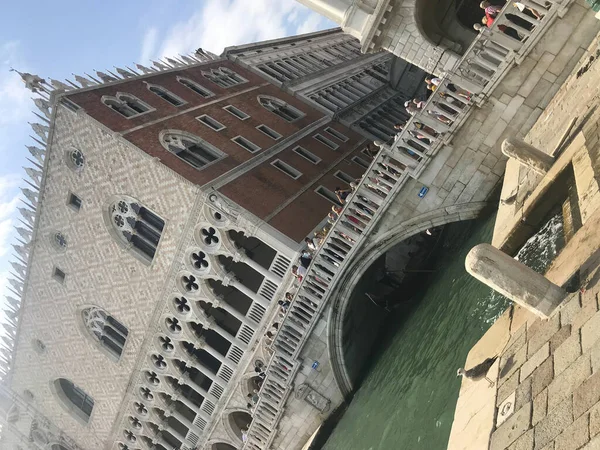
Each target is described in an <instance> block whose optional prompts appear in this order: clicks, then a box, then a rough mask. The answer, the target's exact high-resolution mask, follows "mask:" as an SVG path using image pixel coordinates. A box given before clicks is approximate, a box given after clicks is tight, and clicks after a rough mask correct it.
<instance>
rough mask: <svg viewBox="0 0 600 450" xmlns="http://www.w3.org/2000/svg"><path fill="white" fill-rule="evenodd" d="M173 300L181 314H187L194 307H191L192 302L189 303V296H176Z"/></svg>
mask: <svg viewBox="0 0 600 450" xmlns="http://www.w3.org/2000/svg"><path fill="white" fill-rule="evenodd" d="M173 302H174V304H175V309H176V310H177V312H178V313H180V314H187V313H189V312H190V311H191V309H192V308H191V307H190V304H189V302H188V300H187V298H185V297H175V298H174V299H173Z"/></svg>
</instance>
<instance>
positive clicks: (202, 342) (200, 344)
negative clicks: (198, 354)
mask: <svg viewBox="0 0 600 450" xmlns="http://www.w3.org/2000/svg"><path fill="white" fill-rule="evenodd" d="M194 347H195V348H196V349H198V350H204V351H205V352H206V353H208V354H209V355H211V356H212V357H213V358H215V359H216V360H217V361H219V362H220V363H221V364H223V365H225V366H227V367H229V368H230V369H231V370H232V371H235V367H236V366H237V364H235V363H234V362H233V361H231V360H229V359H227V358H225V356H223V355H221V354H220V353H219V352H218V351H216V350H215V349H214V348H212V347H211V346H210V345H208V343H207V342H206V339H204V338H199V339H198V341H197V342H196V343H194Z"/></svg>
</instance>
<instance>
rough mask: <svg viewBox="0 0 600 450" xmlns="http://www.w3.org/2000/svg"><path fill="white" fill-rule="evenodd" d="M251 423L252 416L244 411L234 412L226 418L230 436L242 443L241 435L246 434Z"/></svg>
mask: <svg viewBox="0 0 600 450" xmlns="http://www.w3.org/2000/svg"><path fill="white" fill-rule="evenodd" d="M251 423H252V416H251V415H250V414H248V413H247V412H246V411H234V412H232V413H230V414H229V416H227V424H228V425H229V430H230V431H231V433H232V435H233V436H235V437H236V438H237V439H239V440H240V441H243V439H242V435H244V434H246V433H247V432H248V428H249V427H250V424H251Z"/></svg>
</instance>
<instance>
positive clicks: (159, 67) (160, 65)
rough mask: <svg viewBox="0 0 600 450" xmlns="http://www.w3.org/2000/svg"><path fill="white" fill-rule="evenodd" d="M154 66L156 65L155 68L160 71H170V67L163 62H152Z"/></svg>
mask: <svg viewBox="0 0 600 450" xmlns="http://www.w3.org/2000/svg"><path fill="white" fill-rule="evenodd" d="M152 64H154V67H156V68H157V69H160V70H168V69H170V67H169V66H167V65H166V64H163V63H161V62H158V61H152Z"/></svg>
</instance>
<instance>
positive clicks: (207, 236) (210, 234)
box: [202, 227, 219, 246]
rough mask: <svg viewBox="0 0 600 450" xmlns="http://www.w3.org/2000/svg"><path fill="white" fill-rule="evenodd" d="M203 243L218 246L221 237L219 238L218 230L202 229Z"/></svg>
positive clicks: (211, 228)
mask: <svg viewBox="0 0 600 450" xmlns="http://www.w3.org/2000/svg"><path fill="white" fill-rule="evenodd" d="M202 241H203V242H204V243H205V244H206V245H209V246H211V245H217V244H218V243H219V236H217V230H215V229H214V228H213V227H208V228H202Z"/></svg>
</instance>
